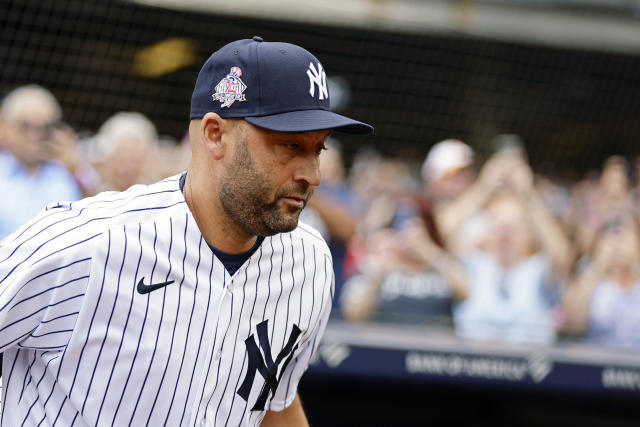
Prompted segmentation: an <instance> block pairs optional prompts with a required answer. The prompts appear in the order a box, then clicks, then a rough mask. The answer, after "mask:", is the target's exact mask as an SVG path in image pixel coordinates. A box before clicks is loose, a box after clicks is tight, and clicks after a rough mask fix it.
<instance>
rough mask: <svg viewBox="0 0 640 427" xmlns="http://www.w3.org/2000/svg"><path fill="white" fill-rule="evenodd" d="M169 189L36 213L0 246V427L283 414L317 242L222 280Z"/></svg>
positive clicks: (291, 239) (227, 422) (300, 360)
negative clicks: (0, 399)
mask: <svg viewBox="0 0 640 427" xmlns="http://www.w3.org/2000/svg"><path fill="white" fill-rule="evenodd" d="M178 179H179V177H178V176H176V177H171V178H167V179H166V180H164V181H161V182H159V183H157V184H153V185H149V186H140V185H139V186H134V187H132V188H130V189H129V190H127V191H125V192H123V193H115V192H109V193H102V194H99V195H97V196H95V197H92V198H88V199H84V200H81V201H78V202H73V203H62V204H57V205H55V204H54V205H50V206H49V207H48V208H47V210H45V211H43V212H41V214H40V215H39V216H38V217H37V218H36V219H35V220H33V221H32V222H30V223H29V224H27V225H25V226H23V227H21V228H20V229H19V230H18V231H17V232H15V233H14V234H12V235H10V236H9V237H8V238H7V239H5V240H4V241H3V242H2V243H1V244H0V351H2V352H4V361H3V366H2V372H3V402H2V423H1V424H2V426H6V427H13V426H61V427H68V426H78V427H80V426H128V425H133V426H147V425H152V426H159V425H163V426H164V425H166V426H195V425H198V426H200V425H206V426H214V425H215V426H238V425H259V424H260V422H261V420H262V418H263V417H264V415H265V410H267V409H271V410H281V409H283V408H284V407H286V406H288V405H289V404H290V403H291V402H292V400H293V398H294V397H295V392H296V388H297V383H298V380H299V378H300V376H301V375H302V373H303V372H304V371H305V369H306V367H307V364H308V361H309V359H310V357H311V355H312V353H313V351H315V348H316V346H317V344H318V340H319V337H320V335H321V334H322V331H323V330H324V327H325V325H326V321H327V318H328V315H329V311H330V306H331V299H332V296H333V295H332V294H333V272H332V271H333V269H332V265H331V262H332V261H331V256H330V254H329V250H328V248H327V246H326V244H325V242H324V241H323V240H322V238H321V237H320V236H319V234H318V233H317V232H316V231H315V230H313V229H311V228H310V227H308V226H307V225H305V224H302V223H300V224H299V226H298V228H296V229H295V230H294V231H292V232H291V233H283V234H278V235H275V236H272V237H267V238H265V239H264V241H263V242H262V244H261V245H260V247H259V248H258V249H257V250H256V252H254V253H253V255H251V257H250V258H249V259H248V260H247V261H246V262H245V263H244V264H243V266H242V267H240V268H239V269H238V271H237V272H236V273H235V274H234V275H233V276H229V274H228V272H227V271H226V269H225V268H224V266H223V265H222V264H221V262H220V261H219V260H218V259H217V258H216V257H215V256H214V255H213V252H212V251H211V249H210V248H209V246H208V245H207V243H206V242H205V241H204V240H203V237H202V235H201V234H200V232H199V230H198V227H197V225H196V223H195V221H194V219H193V216H192V215H191V213H190V211H189V209H188V207H187V205H186V203H185V200H184V197H183V195H182V192H181V191H180V189H179V186H178ZM171 282H172V283H171ZM139 283H142V287H143V289H142V291H143V293H140V292H139V290H138V286H137V285H138V284H139ZM154 284H158V285H159V286H160V285H163V286H160V287H159V288H158V289H154V290H151V291H150V292H145V291H148V290H149V287H152V285H154ZM145 287H146V289H144V288H145ZM261 400H262V403H261Z"/></svg>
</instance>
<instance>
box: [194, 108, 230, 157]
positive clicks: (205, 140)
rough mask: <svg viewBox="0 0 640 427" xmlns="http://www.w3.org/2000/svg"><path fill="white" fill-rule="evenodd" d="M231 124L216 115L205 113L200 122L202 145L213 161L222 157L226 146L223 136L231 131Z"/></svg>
mask: <svg viewBox="0 0 640 427" xmlns="http://www.w3.org/2000/svg"><path fill="white" fill-rule="evenodd" d="M230 125H231V123H229V121H227V120H225V119H223V118H222V117H220V116H219V115H218V114H217V113H207V114H205V115H204V117H203V118H202V120H201V121H200V137H201V138H202V144H203V146H204V148H205V150H206V151H207V153H209V154H210V155H211V156H212V157H213V158H214V159H215V160H220V159H222V158H223V157H224V153H225V149H226V148H227V147H226V144H225V141H224V139H225V138H223V136H224V135H225V134H226V133H229V132H230V131H231V126H230Z"/></svg>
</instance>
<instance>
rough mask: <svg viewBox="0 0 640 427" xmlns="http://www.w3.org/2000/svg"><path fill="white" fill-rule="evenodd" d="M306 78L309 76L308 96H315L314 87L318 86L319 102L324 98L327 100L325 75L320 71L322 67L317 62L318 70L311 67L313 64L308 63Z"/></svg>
mask: <svg viewBox="0 0 640 427" xmlns="http://www.w3.org/2000/svg"><path fill="white" fill-rule="evenodd" d="M307 76H309V95H311V96H315V94H316V86H315V85H318V96H319V97H320V101H322V100H323V99H325V98H329V92H328V91H327V75H326V74H325V72H324V70H323V69H322V65H320V63H319V62H318V68H317V69H316V67H314V66H313V63H311V62H310V63H309V69H308V70H307Z"/></svg>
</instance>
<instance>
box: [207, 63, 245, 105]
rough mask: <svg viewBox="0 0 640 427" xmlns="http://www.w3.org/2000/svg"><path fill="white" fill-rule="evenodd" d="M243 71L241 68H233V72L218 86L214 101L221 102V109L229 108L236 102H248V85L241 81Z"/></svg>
mask: <svg viewBox="0 0 640 427" xmlns="http://www.w3.org/2000/svg"><path fill="white" fill-rule="evenodd" d="M240 76H242V70H241V69H240V67H231V71H229V74H227V76H226V77H224V78H223V79H222V80H220V83H218V84H217V85H216V93H214V94H213V100H214V101H220V104H221V105H220V108H224V107H227V108H228V107H229V106H230V105H231V104H233V103H234V102H235V101H246V100H247V99H246V98H245V96H244V91H245V90H246V89H247V85H245V84H244V82H243V81H242V80H241V79H240Z"/></svg>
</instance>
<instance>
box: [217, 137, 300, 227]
mask: <svg viewBox="0 0 640 427" xmlns="http://www.w3.org/2000/svg"><path fill="white" fill-rule="evenodd" d="M239 126H240V127H239V128H238V129H237V131H238V140H237V143H236V151H235V154H234V156H233V160H232V164H231V167H230V168H229V169H228V170H227V173H226V174H225V175H224V176H223V177H222V179H221V180H220V186H219V187H218V188H219V193H218V194H219V196H218V197H219V199H220V203H221V205H222V208H223V209H224V211H225V212H226V214H227V215H228V216H229V218H231V219H232V220H233V222H234V223H235V224H236V225H237V226H239V227H240V228H242V229H243V230H244V231H245V232H247V233H249V234H251V235H260V236H271V235H274V234H277V233H286V232H289V231H292V230H294V229H295V228H296V227H297V226H298V216H299V215H300V212H301V209H295V208H290V207H286V206H285V207H282V208H280V207H278V202H279V201H280V200H281V197H283V196H286V195H297V196H303V195H304V197H305V200H306V199H308V196H309V186H308V185H303V184H295V186H294V187H292V188H282V189H280V190H278V191H277V192H276V196H275V199H274V200H268V199H267V198H266V197H267V196H266V195H267V194H269V193H271V192H272V190H273V184H272V183H271V180H270V178H269V176H268V175H267V174H264V173H261V172H260V171H259V170H258V168H257V167H256V164H255V162H254V161H253V159H252V158H251V154H250V153H249V148H248V143H247V140H246V133H245V131H244V128H242V127H241V125H239ZM305 204H306V202H305Z"/></svg>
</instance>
